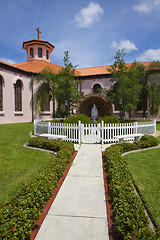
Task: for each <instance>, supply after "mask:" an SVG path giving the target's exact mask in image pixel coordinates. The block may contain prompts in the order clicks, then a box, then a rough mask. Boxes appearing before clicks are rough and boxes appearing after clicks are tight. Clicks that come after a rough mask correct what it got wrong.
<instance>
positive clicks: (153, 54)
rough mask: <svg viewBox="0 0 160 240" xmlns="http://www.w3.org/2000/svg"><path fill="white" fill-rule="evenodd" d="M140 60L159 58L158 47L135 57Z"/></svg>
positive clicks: (159, 50)
mask: <svg viewBox="0 0 160 240" xmlns="http://www.w3.org/2000/svg"><path fill="white" fill-rule="evenodd" d="M137 60H138V61H140V62H145V61H154V60H155V61H157V60H160V49H149V50H147V51H145V52H144V53H143V54H141V55H140V56H139V57H137Z"/></svg>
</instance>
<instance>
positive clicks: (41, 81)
mask: <svg viewBox="0 0 160 240" xmlns="http://www.w3.org/2000/svg"><path fill="white" fill-rule="evenodd" d="M56 80H57V74H55V73H53V72H52V70H51V69H50V68H45V69H44V70H43V71H42V72H40V73H39V74H38V76H37V78H35V79H33V80H32V81H31V82H30V85H31V86H33V84H34V83H35V84H36V85H37V89H36V91H35V93H34V94H33V99H32V101H33V104H34V106H35V109H36V110H39V109H40V110H43V109H44V107H45V104H46V102H47V101H48V102H50V101H51V100H52V101H53V117H54V115H55V94H54V89H55V82H56Z"/></svg>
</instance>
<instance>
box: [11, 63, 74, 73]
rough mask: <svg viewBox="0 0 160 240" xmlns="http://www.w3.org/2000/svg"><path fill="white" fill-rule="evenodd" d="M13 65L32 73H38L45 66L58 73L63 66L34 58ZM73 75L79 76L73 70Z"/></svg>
mask: <svg viewBox="0 0 160 240" xmlns="http://www.w3.org/2000/svg"><path fill="white" fill-rule="evenodd" d="M14 66H15V67H17V68H20V69H22V70H24V71H27V72H32V73H39V72H41V71H42V70H43V69H44V68H46V67H48V68H50V69H51V70H52V71H53V73H58V72H59V71H60V70H61V69H62V68H63V67H62V66H60V65H57V64H54V63H50V62H46V61H38V60H34V61H30V62H22V63H18V64H14ZM75 75H76V76H79V72H78V71H75Z"/></svg>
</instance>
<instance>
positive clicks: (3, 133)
mask: <svg viewBox="0 0 160 240" xmlns="http://www.w3.org/2000/svg"><path fill="white" fill-rule="evenodd" d="M32 130H33V123H19V124H2V125H0V143H1V144H0V207H1V205H2V204H3V202H4V201H6V200H9V199H10V197H11V196H12V195H14V194H15V193H16V192H17V189H19V188H20V186H21V184H22V183H24V182H27V181H28V180H29V179H30V178H31V177H33V176H34V175H35V173H36V172H37V171H38V170H40V169H42V168H43V167H44V166H45V165H46V164H47V163H48V162H49V161H50V160H51V159H52V156H51V154H49V153H45V152H41V151H39V150H32V149H28V148H25V147H23V144H24V143H25V142H27V140H28V139H29V138H30V137H29V132H31V131H32Z"/></svg>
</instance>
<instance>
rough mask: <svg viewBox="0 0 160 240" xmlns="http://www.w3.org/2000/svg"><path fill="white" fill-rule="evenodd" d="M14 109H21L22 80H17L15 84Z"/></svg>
mask: <svg viewBox="0 0 160 240" xmlns="http://www.w3.org/2000/svg"><path fill="white" fill-rule="evenodd" d="M15 111H22V82H21V81H20V80H17V82H16V84H15Z"/></svg>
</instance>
